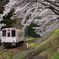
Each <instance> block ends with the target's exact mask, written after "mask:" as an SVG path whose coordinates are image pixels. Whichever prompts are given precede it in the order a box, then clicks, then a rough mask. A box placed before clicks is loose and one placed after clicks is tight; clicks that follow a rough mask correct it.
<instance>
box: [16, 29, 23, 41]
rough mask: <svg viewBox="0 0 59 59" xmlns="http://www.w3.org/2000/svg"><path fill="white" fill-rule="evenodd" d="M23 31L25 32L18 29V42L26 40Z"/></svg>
mask: <svg viewBox="0 0 59 59" xmlns="http://www.w3.org/2000/svg"><path fill="white" fill-rule="evenodd" d="M23 33H24V32H23V30H17V38H16V41H17V42H20V41H24V36H23Z"/></svg>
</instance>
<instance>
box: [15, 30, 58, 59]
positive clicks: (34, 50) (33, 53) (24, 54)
mask: <svg viewBox="0 0 59 59" xmlns="http://www.w3.org/2000/svg"><path fill="white" fill-rule="evenodd" d="M16 57H18V58H17V59H26V58H27V59H29V58H31V59H39V58H41V59H59V29H57V30H53V31H51V32H49V33H47V34H46V35H44V36H43V37H42V38H40V39H39V40H37V41H36V42H34V43H30V46H29V49H28V50H26V49H24V50H23V51H21V52H20V53H19V54H17V55H16V56H15V59H16Z"/></svg>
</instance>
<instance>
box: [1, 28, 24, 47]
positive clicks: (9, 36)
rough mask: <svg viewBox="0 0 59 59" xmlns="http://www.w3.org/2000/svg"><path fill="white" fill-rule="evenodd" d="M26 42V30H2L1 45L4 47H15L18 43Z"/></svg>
mask: <svg viewBox="0 0 59 59" xmlns="http://www.w3.org/2000/svg"><path fill="white" fill-rule="evenodd" d="M23 42H24V30H21V29H16V28H5V29H2V39H1V43H2V44H3V46H5V47H8V46H13V45H16V44H18V43H23Z"/></svg>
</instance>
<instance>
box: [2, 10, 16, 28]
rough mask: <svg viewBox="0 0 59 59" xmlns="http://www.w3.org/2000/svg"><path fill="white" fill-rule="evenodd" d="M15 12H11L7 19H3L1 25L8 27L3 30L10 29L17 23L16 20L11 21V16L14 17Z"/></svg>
mask: <svg viewBox="0 0 59 59" xmlns="http://www.w3.org/2000/svg"><path fill="white" fill-rule="evenodd" d="M13 12H14V10H12V11H10V13H9V14H8V15H7V16H6V17H5V16H4V17H3V21H1V23H4V24H6V26H4V27H2V28H9V27H12V24H13V23H15V22H16V19H13V20H11V18H10V17H11V16H12V15H13Z"/></svg>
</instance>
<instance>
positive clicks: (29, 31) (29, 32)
mask: <svg viewBox="0 0 59 59" xmlns="http://www.w3.org/2000/svg"><path fill="white" fill-rule="evenodd" d="M37 26H38V25H37V24H35V23H31V25H30V26H28V27H27V28H26V35H28V36H29V37H30V36H31V37H37V35H36V34H35V29H33V28H32V27H37Z"/></svg>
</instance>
